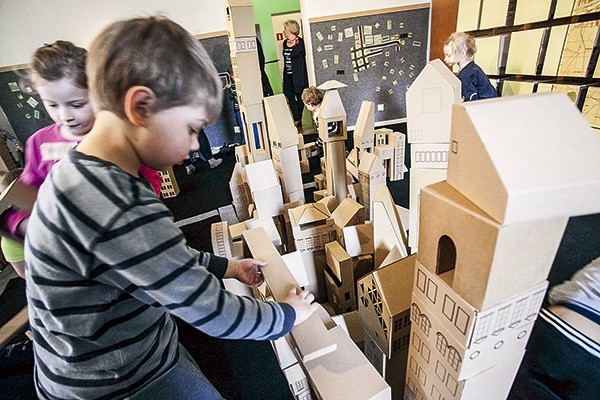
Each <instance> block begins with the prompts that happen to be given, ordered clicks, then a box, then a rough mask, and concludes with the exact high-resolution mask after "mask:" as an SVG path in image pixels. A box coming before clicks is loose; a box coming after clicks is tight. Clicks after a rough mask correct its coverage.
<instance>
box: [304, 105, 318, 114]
mask: <svg viewBox="0 0 600 400" xmlns="http://www.w3.org/2000/svg"><path fill="white" fill-rule="evenodd" d="M304 105H305V106H306V109H307V110H308V111H310V112H315V111H317V109H318V106H316V105H314V104H308V103H304Z"/></svg>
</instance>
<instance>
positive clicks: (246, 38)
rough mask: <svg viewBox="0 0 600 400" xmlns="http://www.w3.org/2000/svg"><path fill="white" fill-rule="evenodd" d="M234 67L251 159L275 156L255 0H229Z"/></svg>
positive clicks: (229, 22) (227, 11)
mask: <svg viewBox="0 0 600 400" xmlns="http://www.w3.org/2000/svg"><path fill="white" fill-rule="evenodd" d="M225 16H226V20H227V21H226V22H227V32H228V35H229V49H230V53H231V67H232V70H233V78H234V80H235V86H236V91H237V96H238V102H239V104H240V112H241V114H242V121H243V125H244V137H245V139H246V144H245V146H247V149H248V158H249V161H250V162H251V163H252V162H256V161H264V160H267V159H269V158H271V154H270V153H269V145H268V143H269V140H268V137H267V128H266V126H265V114H264V111H263V106H262V99H263V96H262V83H261V80H260V67H259V63H258V45H257V39H256V31H255V28H254V14H253V11H252V0H226V2H225Z"/></svg>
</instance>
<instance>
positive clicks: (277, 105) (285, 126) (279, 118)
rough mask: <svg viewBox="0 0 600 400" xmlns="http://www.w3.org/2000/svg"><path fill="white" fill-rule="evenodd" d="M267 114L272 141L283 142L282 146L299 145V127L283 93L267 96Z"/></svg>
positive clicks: (264, 100)
mask: <svg viewBox="0 0 600 400" xmlns="http://www.w3.org/2000/svg"><path fill="white" fill-rule="evenodd" d="M263 102H264V104H265V116H266V119H267V127H268V130H269V139H270V140H271V142H279V143H281V147H283V148H286V147H291V146H297V145H298V129H297V128H296V127H295V126H294V118H293V117H292V114H291V113H290V108H289V106H288V104H287V100H286V99H285V96H284V95H283V94H276V95H275V96H269V97H265V98H264V99H263Z"/></svg>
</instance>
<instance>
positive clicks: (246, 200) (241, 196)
mask: <svg viewBox="0 0 600 400" xmlns="http://www.w3.org/2000/svg"><path fill="white" fill-rule="evenodd" d="M229 190H230V191H231V198H232V200H233V201H232V204H233V208H234V210H235V213H236V215H237V217H238V220H239V221H244V220H247V219H248V218H250V214H249V213H248V206H250V203H252V195H251V193H250V187H249V186H248V183H247V177H246V170H245V169H244V168H243V166H242V164H241V163H239V162H236V163H235V165H234V167H233V172H232V173H231V178H230V179H229Z"/></svg>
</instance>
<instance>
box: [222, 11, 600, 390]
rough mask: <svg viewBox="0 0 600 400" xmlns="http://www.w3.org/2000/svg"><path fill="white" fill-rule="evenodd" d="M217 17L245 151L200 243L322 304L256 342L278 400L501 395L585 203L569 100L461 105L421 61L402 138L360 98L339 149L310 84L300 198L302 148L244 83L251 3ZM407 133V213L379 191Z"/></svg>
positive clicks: (338, 130) (396, 172) (584, 146)
mask: <svg viewBox="0 0 600 400" xmlns="http://www.w3.org/2000/svg"><path fill="white" fill-rule="evenodd" d="M226 15H227V17H228V23H229V35H230V47H231V58H232V64H233V66H234V68H233V72H234V78H235V81H236V85H238V87H239V88H240V90H239V92H240V93H241V94H240V98H239V101H240V104H241V110H242V116H243V121H244V124H245V127H244V128H245V129H244V131H245V135H246V144H245V145H244V146H240V147H238V148H237V150H236V159H237V161H238V162H237V164H236V167H235V169H234V171H233V175H232V177H231V181H230V187H231V193H232V196H233V199H234V200H233V204H234V207H235V210H236V213H237V216H238V220H239V223H237V224H234V225H231V226H228V223H227V222H221V223H218V224H215V226H214V228H213V245H214V251H215V252H217V253H218V254H221V255H224V256H228V257H229V256H234V257H244V256H251V257H255V258H258V259H262V260H265V261H266V262H267V265H266V266H265V267H264V268H263V273H264V276H265V281H266V283H265V284H264V285H263V287H260V288H258V289H257V290H255V291H254V292H253V293H252V294H253V295H254V296H257V297H260V298H263V299H274V300H278V299H281V298H282V297H284V295H285V293H286V291H287V290H289V288H290V287H295V288H308V289H309V290H310V291H311V292H312V293H314V295H315V297H316V299H317V301H318V302H319V303H320V304H321V305H322V309H321V312H320V313H318V314H319V315H314V316H313V317H312V318H310V319H309V320H308V321H307V322H305V323H303V324H301V325H299V326H297V327H295V328H294V329H293V330H292V332H291V333H290V335H288V337H285V338H282V339H279V340H277V341H275V342H273V348H274V351H275V353H276V355H277V358H278V360H279V363H280V366H281V368H282V370H283V371H284V373H285V376H286V378H287V379H288V381H289V385H290V390H291V391H292V393H293V395H294V396H295V398H297V399H311V398H316V399H325V400H328V399H340V398H343V399H365V400H366V399H391V398H393V399H402V398H406V399H413V398H415V399H442V398H443V399H480V398H481V393H482V392H483V391H485V393H486V398H487V399H504V398H506V396H507V394H508V391H509V390H510V387H511V385H512V381H513V379H514V377H515V374H516V372H517V370H518V368H519V365H520V362H521V359H522V357H523V355H524V352H525V350H526V347H527V340H528V338H529V335H530V333H531V329H532V327H533V323H534V321H535V320H536V318H537V315H538V311H539V309H540V307H541V304H542V301H543V299H544V296H545V292H546V289H547V286H548V282H547V280H546V279H547V276H548V273H549V269H550V266H551V265H552V262H553V259H554V256H555V254H556V252H557V249H558V245H559V243H560V241H561V238H562V235H563V231H564V229H565V226H566V223H567V220H568V218H569V217H570V216H575V215H583V214H590V213H596V212H599V211H600V204H599V203H598V201H593V200H592V199H597V198H600V197H599V196H600V160H599V159H598V157H596V155H597V154H599V153H600V140H599V139H598V137H597V136H596V135H595V134H594V133H593V132H592V130H591V128H590V127H589V125H588V124H587V122H586V121H585V119H584V118H583V117H582V116H581V114H580V112H579V111H578V110H577V108H576V107H575V105H574V104H573V103H572V102H571V101H570V100H569V99H568V97H567V96H566V95H562V94H556V93H546V94H534V95H525V96H510V97H506V98H498V99H492V100H482V101H478V102H471V103H462V100H461V96H460V93H461V84H460V81H459V80H458V78H457V77H456V76H455V75H454V74H453V73H452V72H451V71H450V69H449V68H448V67H447V66H446V65H444V64H443V63H442V62H441V61H440V60H433V61H431V62H430V63H429V64H427V65H426V67H425V68H424V69H423V70H422V71H421V73H420V74H419V75H418V77H417V78H416V79H415V81H414V82H413V83H412V85H411V86H410V87H409V88H408V90H407V93H406V107H407V129H408V137H406V136H405V134H404V133H400V132H393V131H392V130H389V129H375V119H374V110H375V104H374V103H372V102H369V101H363V102H362V105H361V108H360V112H359V115H358V118H357V121H356V125H355V129H354V134H353V143H354V147H353V148H352V149H351V150H350V152H349V154H348V156H347V157H346V148H345V141H346V139H347V121H346V113H345V111H344V105H343V102H342V100H341V97H340V92H341V91H343V90H344V86H345V85H344V84H341V83H340V82H337V81H328V82H323V83H321V84H320V86H318V88H319V89H320V90H322V91H323V92H324V99H323V102H322V106H321V108H320V110H319V112H318V115H317V126H318V135H319V138H320V139H321V140H322V142H323V147H324V148H323V150H324V151H323V153H324V157H323V158H322V160H321V169H322V170H321V173H320V174H317V175H315V178H314V181H315V186H316V190H315V191H314V202H313V203H306V202H305V198H304V191H303V185H302V174H303V173H305V172H307V171H308V162H307V157H308V156H311V155H314V154H315V152H314V151H310V149H311V148H313V147H314V143H308V144H305V143H304V141H303V136H302V135H301V134H298V131H297V129H296V128H295V126H294V123H293V119H292V116H291V114H290V111H289V108H288V106H287V103H286V99H285V97H284V96H283V95H275V96H272V97H268V98H264V99H262V98H260V96H259V95H257V93H260V88H250V87H248V88H247V87H246V86H245V85H252V84H253V81H254V83H256V82H257V81H258V79H256V78H254V79H252V78H251V79H250V80H249V83H247V77H248V76H252V77H257V76H259V71H258V64H257V62H256V61H255V60H256V54H255V53H256V51H255V46H253V45H252V43H254V41H255V38H254V35H255V34H254V24H253V23H252V5H251V1H249V0H246V1H244V0H230V1H229V2H228V5H227V14H226ZM242 49H243V50H242ZM257 96H258V97H257ZM263 111H264V114H263ZM407 138H408V142H409V143H410V144H411V164H412V165H411V169H410V171H409V173H410V178H411V179H410V204H409V206H410V207H409V210H406V209H404V208H402V207H400V206H397V205H395V204H394V201H393V198H392V196H391V194H390V191H389V189H388V188H387V185H386V182H387V180H399V179H403V178H404V174H405V172H406V167H405V165H404V152H405V141H406V139H407ZM567 149H568V150H567ZM566 150H567V151H566ZM534 155H535V156H534ZM558 159H560V160H561V167H560V168H556V161H557V160H558ZM229 285H231V283H226V286H227V287H228V288H230V289H231V290H243V289H240V288H239V287H238V286H229ZM350 382H351V384H349V383H350Z"/></svg>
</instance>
